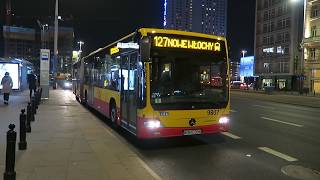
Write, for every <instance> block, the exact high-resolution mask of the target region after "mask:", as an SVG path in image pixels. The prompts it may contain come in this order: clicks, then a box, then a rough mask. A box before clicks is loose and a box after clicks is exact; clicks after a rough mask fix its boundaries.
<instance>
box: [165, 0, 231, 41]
mask: <svg viewBox="0 0 320 180" xmlns="http://www.w3.org/2000/svg"><path fill="white" fill-rule="evenodd" d="M163 14H164V23H163V25H164V28H166V29H177V30H183V31H193V32H200V33H205V34H214V35H217V36H225V35H226V33H227V0H174V1H173V0H165V2H164V13H163Z"/></svg>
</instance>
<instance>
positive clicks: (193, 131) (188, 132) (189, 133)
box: [183, 129, 202, 136]
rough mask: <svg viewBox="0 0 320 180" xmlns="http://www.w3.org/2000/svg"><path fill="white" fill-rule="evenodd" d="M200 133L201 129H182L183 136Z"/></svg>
mask: <svg viewBox="0 0 320 180" xmlns="http://www.w3.org/2000/svg"><path fill="white" fill-rule="evenodd" d="M201 133H202V131H201V129H192V130H184V131H183V135H185V136H190V135H195V134H201Z"/></svg>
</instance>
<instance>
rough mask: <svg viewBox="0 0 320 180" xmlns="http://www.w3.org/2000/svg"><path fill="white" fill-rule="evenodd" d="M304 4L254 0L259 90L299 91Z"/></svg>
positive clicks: (278, 0) (256, 70)
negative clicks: (270, 88)
mask: <svg viewBox="0 0 320 180" xmlns="http://www.w3.org/2000/svg"><path fill="white" fill-rule="evenodd" d="M302 34H303V2H302V1H291V0H257V1H256V25H255V57H256V59H255V75H257V76H260V77H259V81H258V86H259V87H264V86H274V87H275V88H276V89H287V90H301V89H302V85H301V84H302V83H301V82H302V79H303V78H302V77H303V76H302V74H303V70H302V62H301V61H302V58H301V56H302V50H301V47H300V44H301V41H302Z"/></svg>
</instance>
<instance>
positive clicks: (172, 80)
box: [73, 28, 230, 139]
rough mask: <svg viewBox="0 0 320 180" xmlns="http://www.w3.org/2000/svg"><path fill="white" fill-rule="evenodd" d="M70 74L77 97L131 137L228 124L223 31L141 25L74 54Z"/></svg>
mask: <svg viewBox="0 0 320 180" xmlns="http://www.w3.org/2000/svg"><path fill="white" fill-rule="evenodd" d="M73 76H74V83H73V92H74V94H75V95H76V99H77V100H79V101H80V102H81V103H83V104H85V105H86V106H89V107H91V108H93V109H95V110H96V111H98V112H100V113H101V114H103V115H104V116H105V117H106V119H108V120H110V121H111V123H112V125H113V126H114V127H115V128H119V127H121V128H123V129H125V130H127V131H129V132H130V133H132V134H134V135H135V136H137V137H138V138H141V139H150V138H163V137H175V136H187V135H198V134H212V133H220V132H224V131H228V129H229V117H228V115H229V111H230V87H229V84H230V83H229V81H230V80H229V77H230V76H229V59H228V48H227V41H226V39H225V38H224V37H218V36H214V35H207V34H200V33H195V32H185V31H177V30H165V29H152V28H141V29H139V30H137V31H136V32H133V33H131V34H129V35H127V36H125V37H123V38H121V39H119V40H118V41H115V42H113V43H111V44H109V45H107V46H105V47H103V48H99V49H97V50H96V51H94V52H92V53H90V54H88V55H86V56H84V57H83V58H81V60H79V61H78V62H76V63H74V64H73ZM213 81H215V82H214V83H213Z"/></svg>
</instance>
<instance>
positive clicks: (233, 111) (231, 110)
mask: <svg viewBox="0 0 320 180" xmlns="http://www.w3.org/2000/svg"><path fill="white" fill-rule="evenodd" d="M230 112H232V113H235V112H238V111H236V110H233V109H230Z"/></svg>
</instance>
